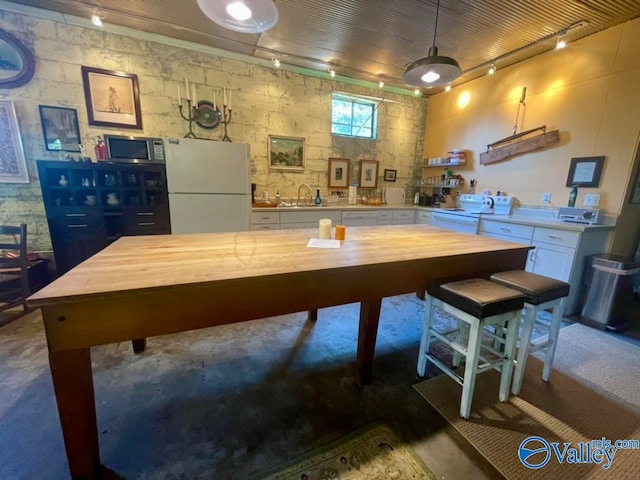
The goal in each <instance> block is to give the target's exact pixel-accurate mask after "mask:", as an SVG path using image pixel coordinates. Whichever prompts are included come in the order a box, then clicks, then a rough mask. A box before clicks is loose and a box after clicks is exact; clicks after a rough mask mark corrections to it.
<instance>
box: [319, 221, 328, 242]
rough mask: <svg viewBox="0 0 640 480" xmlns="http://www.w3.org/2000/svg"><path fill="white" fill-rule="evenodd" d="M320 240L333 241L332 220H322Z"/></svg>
mask: <svg viewBox="0 0 640 480" xmlns="http://www.w3.org/2000/svg"><path fill="white" fill-rule="evenodd" d="M318 238H319V239H320V240H330V239H331V220H330V219H328V218H322V219H321V220H320V235H319V237H318Z"/></svg>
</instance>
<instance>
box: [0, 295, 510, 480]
mask: <svg viewBox="0 0 640 480" xmlns="http://www.w3.org/2000/svg"><path fill="white" fill-rule="evenodd" d="M422 315H423V302H422V301H420V300H418V299H417V298H416V297H415V295H406V296H400V297H393V298H389V299H385V300H384V302H383V308H382V315H381V321H380V327H379V334H378V342H377V347H376V359H375V364H374V365H375V366H374V382H373V383H372V384H371V385H369V386H367V387H365V388H364V389H360V388H358V387H357V386H356V385H355V384H354V360H355V353H356V338H357V331H358V321H357V319H358V305H357V304H351V305H344V306H341V307H335V308H330V309H323V310H320V312H319V317H318V321H317V322H315V323H313V322H307V321H306V313H298V314H292V315H285V316H281V317H273V318H270V319H265V320H257V321H252V322H245V323H240V324H235V325H228V326H223V327H216V328H210V329H205V330H199V331H194V332H186V333H182V334H177V335H166V336H162V337H155V338H151V339H149V341H148V344H147V350H146V351H145V352H144V353H143V354H141V355H134V354H133V353H132V351H131V344H130V343H129V342H125V343H120V344H112V345H106V346H102V347H97V348H94V349H92V359H93V369H94V385H95V393H96V408H97V415H98V431H99V437H100V438H99V441H100V453H101V460H102V464H103V465H104V471H103V472H102V477H101V478H108V479H121V478H125V479H216V480H218V479H234V480H235V479H254V478H255V479H257V478H261V477H262V475H263V474H264V473H267V472H270V471H271V470H272V469H274V468H277V467H279V466H283V465H286V464H288V463H290V462H291V461H292V460H293V459H295V458H296V457H297V456H299V455H302V454H305V453H307V452H309V451H310V450H313V449H314V448H317V447H319V446H322V445H325V444H327V443H330V442H331V441H333V440H335V439H337V438H339V437H340V436H341V435H343V434H345V433H348V432H351V431H353V430H356V429H358V428H360V427H362V426H365V425H367V424H369V423H372V422H376V421H383V422H386V423H388V424H390V425H392V426H393V427H394V428H395V429H396V430H397V431H398V432H399V433H400V434H401V435H402V436H404V437H405V439H406V440H407V441H409V442H410V443H411V445H412V446H413V448H414V450H415V451H416V452H417V453H418V454H419V456H420V457H422V459H423V460H424V461H425V463H426V464H427V465H428V466H429V467H430V468H431V470H432V471H433V472H434V473H435V474H436V475H437V477H438V478H440V479H457V480H464V479H474V480H483V479H499V478H502V477H501V476H500V475H499V474H498V473H497V472H496V471H495V470H494V469H493V468H492V467H491V466H490V465H489V464H487V463H486V461H485V460H484V459H483V458H482V457H481V456H480V455H479V454H478V453H477V452H476V451H475V450H474V449H473V448H472V447H471V446H470V445H469V444H468V443H467V442H466V441H465V440H464V439H462V437H460V436H459V435H458V434H457V432H455V431H454V430H453V429H452V428H451V427H450V426H449V425H448V424H447V423H446V422H445V421H444V420H442V419H441V417H440V416H439V415H438V414H437V413H436V412H435V411H434V410H433V409H432V408H431V407H430V406H429V404H428V403H427V402H426V401H424V400H423V399H422V398H421V397H420V396H419V395H418V394H417V393H416V392H415V390H413V388H412V387H411V385H412V384H414V383H415V382H416V378H415V363H416V357H417V350H418V345H419V341H420V330H421V322H422ZM0 358H1V363H0V478H2V479H28V480H33V479H62V478H68V467H67V463H66V457H65V451H64V444H63V441H62V435H61V431H60V425H59V420H58V415H57V410H56V404H55V399H54V395H53V387H52V384H51V376H50V373H49V368H48V361H47V349H46V342H45V337H44V332H43V328H42V323H41V320H40V316H39V312H34V313H31V314H29V315H28V316H26V317H23V318H22V319H20V320H18V321H16V322H14V323H12V324H9V325H7V326H5V327H2V328H0ZM514 461H516V459H515V457H514Z"/></svg>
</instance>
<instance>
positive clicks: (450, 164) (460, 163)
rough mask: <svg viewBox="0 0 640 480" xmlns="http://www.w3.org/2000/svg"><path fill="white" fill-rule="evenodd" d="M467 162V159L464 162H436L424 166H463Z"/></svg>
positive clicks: (423, 166)
mask: <svg viewBox="0 0 640 480" xmlns="http://www.w3.org/2000/svg"><path fill="white" fill-rule="evenodd" d="M465 163H467V162H466V161H464V162H455V163H451V162H449V163H436V164H434V165H422V168H438V167H440V168H445V167H463V166H464V165H465Z"/></svg>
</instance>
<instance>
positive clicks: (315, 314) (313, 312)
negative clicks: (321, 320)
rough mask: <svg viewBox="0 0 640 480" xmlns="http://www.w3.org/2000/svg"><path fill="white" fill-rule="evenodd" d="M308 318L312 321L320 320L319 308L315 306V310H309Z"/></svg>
mask: <svg viewBox="0 0 640 480" xmlns="http://www.w3.org/2000/svg"><path fill="white" fill-rule="evenodd" d="M307 320H309V321H311V322H315V321H316V320H318V309H317V308H314V309H313V310H309V315H308V316H307Z"/></svg>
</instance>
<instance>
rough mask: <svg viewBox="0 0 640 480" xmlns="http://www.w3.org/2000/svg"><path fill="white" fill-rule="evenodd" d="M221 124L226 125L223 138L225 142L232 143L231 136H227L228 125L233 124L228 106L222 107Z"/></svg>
mask: <svg viewBox="0 0 640 480" xmlns="http://www.w3.org/2000/svg"><path fill="white" fill-rule="evenodd" d="M220 123H222V124H223V125H224V135H223V137H222V141H223V142H231V139H230V138H229V135H227V125H229V124H230V123H231V109H228V110H227V106H226V105H222V119H221V120H220Z"/></svg>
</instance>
